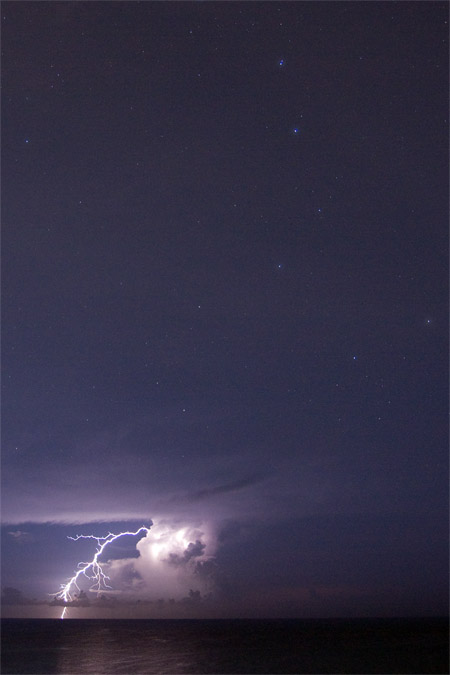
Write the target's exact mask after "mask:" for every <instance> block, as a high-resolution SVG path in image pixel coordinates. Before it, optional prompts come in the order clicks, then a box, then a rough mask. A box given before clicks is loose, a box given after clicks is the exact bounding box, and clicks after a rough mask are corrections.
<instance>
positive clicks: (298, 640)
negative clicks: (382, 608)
mask: <svg viewBox="0 0 450 675" xmlns="http://www.w3.org/2000/svg"><path fill="white" fill-rule="evenodd" d="M1 672H2V675H12V674H13V673H39V674H40V675H50V674H53V673H60V674H64V675H82V674H83V673H92V674H93V675H100V674H103V673H104V674H106V675H113V674H114V675H115V674H117V675H135V674H138V673H149V674H150V673H170V674H172V675H175V674H178V673H192V674H200V673H241V674H245V673H268V674H269V673H272V674H274V673H298V674H301V673H360V674H362V673H389V674H390V673H445V674H447V673H448V672H449V663H448V621H447V620H445V619H356V620H355V619H352V620H347V619H345V620H344V619H341V620H336V619H334V620H328V619H327V620H303V619H299V620H296V619H289V620H284V619H280V620H262V619H260V620H247V619H239V620H228V619H227V620H221V619H210V620H184V619H182V620H169V619H165V620H157V619H151V620H147V619H137V620H133V619H127V620H122V619H70V620H64V621H61V620H59V619H3V620H2V668H1Z"/></svg>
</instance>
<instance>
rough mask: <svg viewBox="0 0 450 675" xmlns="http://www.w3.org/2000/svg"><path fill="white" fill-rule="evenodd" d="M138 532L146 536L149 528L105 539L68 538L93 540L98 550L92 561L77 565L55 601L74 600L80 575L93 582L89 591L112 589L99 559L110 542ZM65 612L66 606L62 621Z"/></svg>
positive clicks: (91, 537) (86, 536) (78, 588)
mask: <svg viewBox="0 0 450 675" xmlns="http://www.w3.org/2000/svg"><path fill="white" fill-rule="evenodd" d="M140 532H145V534H146V535H147V534H148V533H149V532H150V528H149V527H145V526H142V527H140V528H139V529H138V530H136V532H119V534H112V532H110V533H109V534H107V535H106V537H96V536H95V535H93V534H77V536H76V537H68V539H71V540H72V541H78V540H79V539H95V541H96V542H97V544H98V548H97V550H96V552H95V555H94V557H93V558H92V560H90V561H88V562H79V563H78V570H77V572H76V573H75V574H74V575H73V577H72V578H71V579H69V581H68V582H67V583H66V584H62V585H61V590H59V591H58V592H57V593H54V594H53V595H54V597H55V599H57V600H62V601H63V602H65V603H69V602H72V601H73V599H74V598H73V595H72V594H74V593H75V589H76V590H77V591H81V589H80V587H79V586H78V579H79V577H80V576H81V575H83V576H85V577H86V578H87V579H90V580H91V581H93V582H94V583H93V584H92V586H91V587H90V589H89V590H91V591H96V592H97V593H100V591H102V590H106V589H110V588H112V586H109V585H108V583H107V582H108V581H110V578H109V577H108V575H107V574H105V572H104V571H103V568H102V565H101V563H100V562H99V557H100V556H101V554H102V553H103V551H104V550H105V548H106V547H107V546H108V544H110V543H111V542H112V541H115V540H116V539H118V538H119V537H124V536H125V535H129V536H136V535H138V534H139V533H140ZM66 610H67V606H65V607H64V610H63V612H62V614H61V619H64V617H65V615H66Z"/></svg>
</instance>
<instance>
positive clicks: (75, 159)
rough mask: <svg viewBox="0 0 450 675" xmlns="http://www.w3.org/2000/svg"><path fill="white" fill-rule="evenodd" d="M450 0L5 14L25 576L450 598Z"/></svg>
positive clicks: (7, 549) (138, 595) (356, 599)
mask: <svg viewBox="0 0 450 675" xmlns="http://www.w3.org/2000/svg"><path fill="white" fill-rule="evenodd" d="M448 15H449V10H448V4H447V3H446V2H398V3H397V2H331V3H330V2H205V3H197V2H181V3H178V2H141V3H138V2H61V3H60V2H4V3H2V13H1V20H2V28H3V32H2V49H3V62H2V76H3V95H2V124H3V134H2V136H3V152H2V155H3V165H2V179H3V187H2V194H3V204H2V222H3V284H2V286H3V342H2V349H3V358H2V365H3V380H2V381H3V449H2V463H3V466H2V487H3V489H2V518H3V526H2V542H3V547H2V548H3V556H2V557H3V568H2V585H3V586H9V587H15V588H17V589H19V590H21V591H22V593H23V594H24V595H25V596H28V597H37V598H45V597H47V598H48V597H49V596H48V595H47V594H50V593H54V592H56V591H58V589H59V587H60V585H61V584H62V583H64V582H65V581H67V579H68V578H70V576H71V575H72V574H73V571H74V570H75V569H76V565H77V563H78V561H80V560H87V559H88V558H89V556H91V554H93V553H94V552H95V541H94V542H93V541H92V540H88V541H78V542H73V541H71V540H69V539H67V536H68V535H72V536H73V535H75V534H95V535H96V536H99V537H100V536H105V535H106V534H107V533H108V532H109V531H112V532H114V533H117V532H120V531H131V530H133V531H134V530H135V529H137V528H139V527H141V526H142V525H145V526H146V527H149V526H150V525H151V523H153V527H152V529H151V530H150V533H149V534H148V536H147V537H144V538H141V539H140V540H139V542H138V543H137V540H138V539H139V538H136V537H135V538H132V537H123V538H121V539H120V540H119V542H118V544H117V546H112V547H111V551H110V554H109V556H105V557H104V560H105V563H106V568H105V569H107V570H109V572H110V575H111V579H112V586H113V590H114V593H116V597H121V598H124V599H127V602H128V601H133V602H134V601H135V599H152V598H153V599H154V598H157V597H158V598H159V597H162V598H169V597H174V598H175V600H178V599H179V598H182V597H183V596H185V595H186V593H187V592H188V590H189V589H193V590H200V591H201V593H202V594H204V595H206V594H207V593H211V594H212V596H211V597H212V600H211V599H210V600H209V602H210V603H214V608H215V609H214V611H215V612H216V613H217V615H221V612H222V613H223V614H224V615H225V614H230V615H233V613H234V615H239V616H241V615H242V616H243V615H246V616H247V615H248V616H255V615H267V616H269V615H270V616H306V617H307V616H366V615H371V616H392V615H433V614H445V613H446V612H447V606H448V595H447V579H448V563H447V560H448V558H447V536H448V524H447V523H448V521H447V507H448V433H447V430H448V427H447V423H448V418H447V383H448V379H447V372H448V371H447V355H448V348H447V345H448V317H447V315H448V302H447V252H448V243H447V229H448V117H447V111H448V44H447V42H448V41H447V37H448ZM180 532H182V533H183V537H181V535H180V536H179V537H178V538H177V533H180ZM180 537H181V538H180ZM158 541H159V542H161V541H164V542H165V543H164V546H163V544H161V543H160V544H158ZM155 542H156V543H155ZM119 544H120V545H119ZM188 544H189V545H190V546H188ZM155 546H159V547H160V548H158V549H156V548H155ZM152 547H153V548H152ZM161 547H162V548H161ZM158 551H159V553H158ZM161 551H162V553H161ZM155 552H156V553H155ZM91 595H92V594H91Z"/></svg>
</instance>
